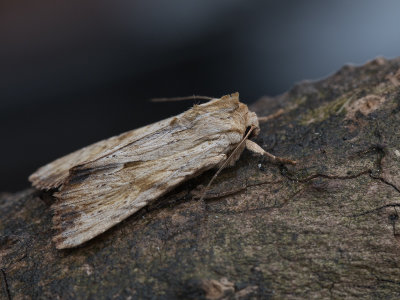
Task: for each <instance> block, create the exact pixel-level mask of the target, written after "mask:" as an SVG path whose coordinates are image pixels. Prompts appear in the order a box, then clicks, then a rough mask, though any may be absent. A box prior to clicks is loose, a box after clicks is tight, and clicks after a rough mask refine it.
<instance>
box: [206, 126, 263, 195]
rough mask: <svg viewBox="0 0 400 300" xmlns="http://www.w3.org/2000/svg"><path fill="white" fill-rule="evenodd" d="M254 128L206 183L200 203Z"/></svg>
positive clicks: (250, 130)
mask: <svg viewBox="0 0 400 300" xmlns="http://www.w3.org/2000/svg"><path fill="white" fill-rule="evenodd" d="M255 128H256V127H255V126H253V125H252V126H251V127H250V129H249V131H248V132H247V134H246V135H245V136H244V137H243V139H242V140H241V141H240V143H239V144H238V145H237V146H236V148H235V149H234V150H233V151H232V153H231V155H229V157H228V158H227V159H226V160H225V162H224V163H223V164H222V166H221V167H220V168H219V169H218V171H217V172H216V173H215V174H214V176H213V177H212V178H211V180H210V181H209V182H208V184H207V186H206V187H205V188H204V191H203V193H202V195H201V197H200V201H202V200H203V199H204V197H205V196H206V194H207V190H208V189H209V188H210V186H211V184H212V183H213V181H214V180H215V178H217V176H218V175H219V173H221V171H222V170H223V169H224V168H225V167H226V166H227V165H228V163H229V162H230V161H231V159H232V157H233V156H234V155H235V153H236V152H237V151H238V149H239V148H240V146H242V144H243V143H244V142H245V141H246V140H247V138H248V137H249V135H250V133H251V132H252V131H253V130H254V129H255Z"/></svg>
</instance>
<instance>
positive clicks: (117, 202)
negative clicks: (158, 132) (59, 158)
mask: <svg viewBox="0 0 400 300" xmlns="http://www.w3.org/2000/svg"><path fill="white" fill-rule="evenodd" d="M230 145H231V144H230V141H229V138H228V135H223V136H221V137H220V139H219V140H214V141H211V142H210V141H208V142H204V143H202V144H199V145H197V146H195V147H193V148H190V149H187V150H186V151H184V152H180V153H175V154H173V155H171V156H166V157H163V158H160V159H157V160H148V161H141V162H138V161H136V162H135V163H134V164H133V166H131V167H129V164H126V163H119V164H113V165H110V166H109V167H108V168H104V167H103V168H100V167H95V168H94V169H92V170H91V173H90V174H86V175H87V176H86V175H85V176H86V177H85V176H83V177H82V178H81V179H82V180H80V179H79V176H80V175H81V174H80V172H81V171H80V170H77V171H76V173H75V174H74V175H73V176H72V177H70V178H69V179H68V181H67V182H66V183H65V185H63V187H62V189H61V191H60V192H58V193H56V194H55V196H56V197H57V198H58V199H59V201H57V202H56V203H55V204H53V206H52V209H53V211H54V217H53V224H54V228H55V229H56V230H57V231H58V234H57V235H56V236H55V237H54V239H53V240H54V241H55V243H56V247H57V248H59V249H62V248H70V247H75V246H78V245H80V244H82V243H84V242H85V241H88V240H90V239H92V238H93V237H95V236H97V235H99V234H101V233H103V232H104V231H106V230H107V229H109V228H110V227H112V226H114V225H115V224H118V223H119V222H121V221H122V220H124V219H126V218H127V217H129V216H130V215H132V214H133V213H135V212H136V211H138V210H139V209H140V208H142V207H144V206H145V205H147V204H148V203H149V202H150V201H152V200H155V199H157V198H158V197H160V196H162V195H163V194H165V193H167V192H168V191H170V190H171V189H173V188H174V187H175V186H177V185H178V184H180V183H181V182H183V181H185V180H187V179H189V178H192V177H194V176H196V175H198V174H200V173H202V172H204V171H206V170H208V169H211V168H213V167H215V166H216V165H218V164H220V163H221V162H222V161H224V160H225V159H226V154H225V153H224V152H227V151H229V150H230ZM88 165H90V163H89V164H88ZM84 166H85V165H83V167H82V169H81V170H84V171H85V168H84ZM86 170H87V169H86ZM75 179H76V180H75Z"/></svg>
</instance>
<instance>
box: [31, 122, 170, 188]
mask: <svg viewBox="0 0 400 300" xmlns="http://www.w3.org/2000/svg"><path fill="white" fill-rule="evenodd" d="M171 119H172V118H169V119H166V120H163V121H160V122H157V123H154V124H151V125H148V126H145V127H142V128H138V129H134V130H131V131H127V132H125V133H122V134H120V135H118V136H114V137H111V138H108V139H105V140H102V141H99V142H97V143H94V144H92V145H89V146H86V147H84V148H82V149H79V150H77V151H75V152H72V153H70V154H68V155H65V156H63V157H61V158H59V159H56V160H55V161H53V162H51V163H49V164H47V165H45V166H43V167H41V168H39V169H38V170H37V171H36V172H34V173H33V174H32V175H31V176H29V181H30V182H32V184H33V186H35V187H37V188H39V189H45V190H49V189H52V188H57V187H59V186H60V185H61V184H63V183H64V181H65V180H66V179H67V177H68V175H69V170H70V169H71V168H73V167H75V166H77V165H81V164H83V163H85V162H89V161H92V160H95V159H98V158H99V157H102V156H104V155H107V153H110V152H112V151H115V150H117V149H119V148H121V147H124V146H126V145H127V144H129V143H132V142H134V141H135V140H138V139H141V138H143V137H144V136H146V135H147V134H149V133H150V134H151V133H153V132H154V131H156V130H159V129H160V128H164V127H167V126H168V125H169V123H170V122H171Z"/></svg>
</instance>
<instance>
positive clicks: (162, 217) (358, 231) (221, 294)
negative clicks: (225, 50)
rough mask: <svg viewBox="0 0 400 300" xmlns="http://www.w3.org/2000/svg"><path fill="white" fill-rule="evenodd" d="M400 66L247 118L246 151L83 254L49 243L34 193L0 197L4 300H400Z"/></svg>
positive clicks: (268, 101) (358, 71) (358, 70)
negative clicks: (252, 124)
mask: <svg viewBox="0 0 400 300" xmlns="http://www.w3.org/2000/svg"><path fill="white" fill-rule="evenodd" d="M399 70H400V59H394V60H385V59H383V58H378V59H376V60H374V61H371V62H369V63H367V64H366V65H364V66H361V67H354V66H345V67H343V68H342V69H341V70H340V71H338V72H337V73H336V74H334V75H332V76H331V77H329V78H327V79H324V80H321V81H318V82H303V83H300V84H298V85H296V86H295V87H294V88H293V89H292V90H290V91H289V92H287V93H285V94H283V95H281V96H278V97H276V98H263V99H261V100H259V101H258V102H257V103H255V104H254V105H253V106H252V107H251V110H253V111H255V112H256V113H257V114H258V115H259V116H266V115H270V114H274V113H276V112H280V113H278V114H275V115H274V117H273V118H270V119H269V120H268V121H267V122H265V123H263V124H262V125H261V133H260V135H259V137H258V138H257V139H256V142H257V143H259V144H260V145H262V146H263V148H264V149H265V150H267V151H269V152H271V153H273V154H275V155H279V156H281V157H287V158H291V159H295V160H296V161H297V162H298V164H297V165H296V166H283V165H276V164H271V163H270V162H268V160H266V159H264V158H262V157H259V156H256V155H253V154H250V153H249V152H247V151H245V152H244V153H243V155H242V157H241V158H240V160H239V161H238V163H237V164H236V166H234V167H232V168H229V169H226V170H224V171H223V172H222V173H221V174H220V176H219V177H218V178H217V180H216V181H215V182H214V184H213V185H212V187H211V189H210V190H209V192H208V193H207V197H206V199H205V201H204V202H202V201H198V200H196V199H197V198H198V194H199V191H200V190H201V189H200V186H201V185H203V186H204V185H206V184H207V182H208V180H209V179H210V178H211V177H212V175H213V174H214V172H215V171H212V172H211V171H210V172H207V173H205V174H203V175H202V176H200V177H198V178H196V179H194V180H191V181H190V182H187V183H185V184H184V185H182V186H180V187H179V188H177V189H176V190H174V191H173V192H172V193H170V194H168V195H167V196H165V197H163V198H162V199H159V200H158V201H157V202H156V203H154V204H153V205H151V206H149V207H147V208H145V209H143V210H141V211H140V212H138V213H137V214H135V215H134V216H132V217H130V218H129V219H127V220H126V221H124V222H123V223H122V224H119V225H118V226H116V227H114V228H112V229H111V230H109V231H107V232H106V233H104V234H102V235H101V236H99V237H97V238H95V239H94V240H92V241H90V242H88V243H86V244H85V245H84V246H82V247H79V248H75V249H70V250H65V251H60V250H56V249H55V247H54V244H53V243H52V242H51V237H52V234H53V232H52V229H51V213H50V210H49V206H48V205H47V204H46V203H45V202H44V201H41V199H40V197H43V195H41V194H40V193H39V192H38V191H35V190H34V189H29V190H26V191H22V192H19V193H16V194H13V195H12V194H1V195H0V215H1V220H0V236H1V238H0V267H1V272H0V284H1V290H0V298H1V297H3V298H4V299H8V298H10V299H37V298H40V299H137V298H141V299H148V298H152V299H174V298H182V299H205V298H206V299H259V298H262V299H267V298H272V299H281V298H286V299H299V298H306V299H310V298H317V299H321V298H361V297H362V298H379V299H381V298H385V299H398V298H399V297H400V225H399V215H398V212H399V211H400V172H399V169H400V135H399V132H400V71H399Z"/></svg>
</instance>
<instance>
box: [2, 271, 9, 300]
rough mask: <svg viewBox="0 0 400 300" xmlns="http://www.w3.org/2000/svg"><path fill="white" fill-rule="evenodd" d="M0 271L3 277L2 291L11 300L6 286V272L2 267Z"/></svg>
mask: <svg viewBox="0 0 400 300" xmlns="http://www.w3.org/2000/svg"><path fill="white" fill-rule="evenodd" d="M0 271H1V277H2V279H3V285H4V293H5V294H6V295H7V299H8V300H11V295H10V289H9V287H8V282H7V276H6V272H5V271H4V269H0Z"/></svg>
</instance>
